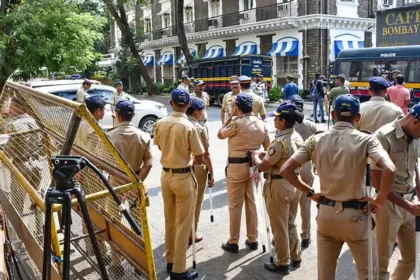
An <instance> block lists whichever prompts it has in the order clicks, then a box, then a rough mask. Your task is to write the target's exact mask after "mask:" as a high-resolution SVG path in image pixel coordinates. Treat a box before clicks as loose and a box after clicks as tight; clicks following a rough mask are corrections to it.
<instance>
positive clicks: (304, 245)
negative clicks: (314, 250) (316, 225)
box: [302, 238, 311, 248]
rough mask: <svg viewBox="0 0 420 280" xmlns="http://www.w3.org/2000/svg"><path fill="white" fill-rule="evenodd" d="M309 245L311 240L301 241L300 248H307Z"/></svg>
mask: <svg viewBox="0 0 420 280" xmlns="http://www.w3.org/2000/svg"><path fill="white" fill-rule="evenodd" d="M309 244H311V239H310V238H308V239H302V248H308V247H309Z"/></svg>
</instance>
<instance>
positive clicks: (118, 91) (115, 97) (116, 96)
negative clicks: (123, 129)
mask: <svg viewBox="0 0 420 280" xmlns="http://www.w3.org/2000/svg"><path fill="white" fill-rule="evenodd" d="M123 90H124V86H123V83H122V82H121V81H118V82H117V85H116V87H115V91H114V92H113V93H112V96H111V102H110V104H111V111H112V118H113V124H114V127H115V126H117V125H118V124H119V122H118V119H117V118H116V117H115V106H116V105H117V103H118V102H120V101H121V100H130V98H129V96H128V94H127V93H125V92H124V91H123Z"/></svg>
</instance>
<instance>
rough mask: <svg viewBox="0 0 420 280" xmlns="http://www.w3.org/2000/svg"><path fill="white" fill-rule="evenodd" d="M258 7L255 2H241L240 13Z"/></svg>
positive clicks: (251, 0) (244, 0) (248, 0)
mask: <svg viewBox="0 0 420 280" xmlns="http://www.w3.org/2000/svg"><path fill="white" fill-rule="evenodd" d="M256 6H257V5H256V3H255V0H241V1H240V2H239V10H240V11H246V10H251V9H254V8H255V7H256Z"/></svg>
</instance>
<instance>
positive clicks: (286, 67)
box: [276, 56, 299, 76]
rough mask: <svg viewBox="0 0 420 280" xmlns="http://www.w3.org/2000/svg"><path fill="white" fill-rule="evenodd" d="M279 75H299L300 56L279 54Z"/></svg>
mask: <svg viewBox="0 0 420 280" xmlns="http://www.w3.org/2000/svg"><path fill="white" fill-rule="evenodd" d="M276 58H277V76H279V75H280V76H286V75H288V74H293V75H298V74H299V70H298V65H299V63H298V61H299V59H298V57H297V56H277V57H276Z"/></svg>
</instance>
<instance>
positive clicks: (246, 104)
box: [235, 93, 254, 112]
mask: <svg viewBox="0 0 420 280" xmlns="http://www.w3.org/2000/svg"><path fill="white" fill-rule="evenodd" d="M235 102H236V106H238V108H239V109H241V111H244V112H247V111H250V110H251V111H252V104H253V102H254V98H253V97H252V95H250V94H248V93H240V94H238V95H237V96H236V99H235Z"/></svg>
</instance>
